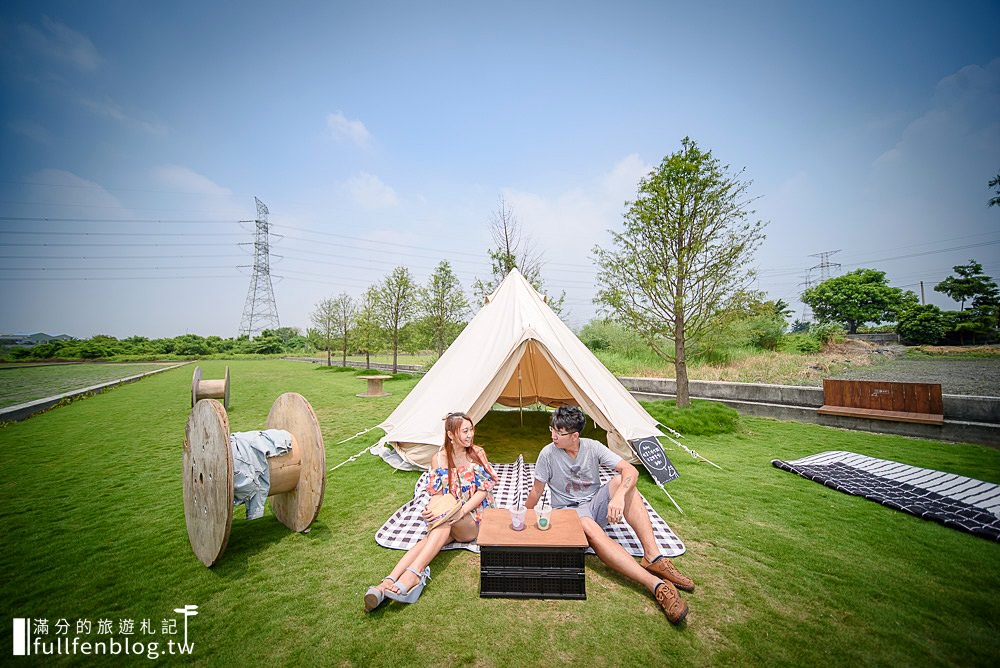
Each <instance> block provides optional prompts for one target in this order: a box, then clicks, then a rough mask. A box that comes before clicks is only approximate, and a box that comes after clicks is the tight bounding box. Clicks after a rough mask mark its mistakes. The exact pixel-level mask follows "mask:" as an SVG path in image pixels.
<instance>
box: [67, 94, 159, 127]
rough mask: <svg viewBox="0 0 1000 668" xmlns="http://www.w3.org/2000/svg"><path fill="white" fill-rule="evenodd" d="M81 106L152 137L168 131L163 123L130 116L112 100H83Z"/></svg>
mask: <svg viewBox="0 0 1000 668" xmlns="http://www.w3.org/2000/svg"><path fill="white" fill-rule="evenodd" d="M80 104H82V105H83V107H84V108H85V109H87V110H88V111H90V112H91V113H93V114H94V115H96V116H101V117H103V118H110V119H111V120H113V121H117V122H119V123H121V124H123V125H126V126H128V127H131V128H136V129H138V130H142V131H143V132H147V133H149V134H152V135H162V134H164V133H165V132H166V131H167V129H166V127H165V126H163V125H162V124H161V123H152V122H149V121H144V120H141V119H138V118H133V117H132V116H129V115H128V114H126V113H125V112H124V111H123V110H122V108H121V107H120V106H119V105H118V104H117V103H116V102H114V101H113V100H110V99H104V100H103V101H102V100H94V99H91V98H83V99H81V100H80Z"/></svg>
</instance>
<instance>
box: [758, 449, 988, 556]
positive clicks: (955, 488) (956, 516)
mask: <svg viewBox="0 0 1000 668" xmlns="http://www.w3.org/2000/svg"><path fill="white" fill-rule="evenodd" d="M771 464H773V465H774V466H776V467H778V468H779V469H783V470H785V471H791V472H792V473H798V474H799V475H800V476H802V477H804V478H809V479H810V480H815V481H816V482H820V483H823V484H824V485H826V486H827V487H830V488H832V489H835V490H837V491H839V492H844V493H845V494H853V495H855V496H862V497H864V498H866V499H868V500H869V501H876V502H878V503H881V504H882V505H884V506H888V507H890V508H893V509H894V510H902V511H903V512H905V513H909V514H911V515H916V516H917V517H922V518H924V519H926V520H934V521H935V522H940V523H941V524H944V525H945V526H949V527H952V528H953V529H960V530H962V531H967V532H969V533H972V534H975V535H977V536H982V537H983V538H986V539H989V540H993V541H1000V485H995V484H993V483H989V482H983V481H982V480H976V479H975V478H966V477H965V476H960V475H955V474H953V473H945V472H944V471H936V470H934V469H922V468H918V467H916V466H910V465H908V464H901V463H899V462H894V461H891V460H888V459H875V458H874V457H866V456H865V455H859V454H856V453H853V452H843V451H831V452H821V453H819V454H815V455H811V456H809V457H804V458H802V459H796V460H795V461H790V462H786V461H782V460H780V459H775V460H772V461H771Z"/></svg>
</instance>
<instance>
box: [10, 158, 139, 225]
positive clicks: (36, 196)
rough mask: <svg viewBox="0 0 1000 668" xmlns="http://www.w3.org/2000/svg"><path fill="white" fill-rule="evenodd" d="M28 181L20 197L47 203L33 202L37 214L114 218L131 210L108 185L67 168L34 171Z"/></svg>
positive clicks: (32, 209)
mask: <svg viewBox="0 0 1000 668" xmlns="http://www.w3.org/2000/svg"><path fill="white" fill-rule="evenodd" d="M25 183H26V184H27V185H25V186H22V187H21V190H20V198H19V199H24V200H26V201H29V202H44V204H32V205H31V207H32V208H31V211H32V212H33V214H34V215H44V216H54V217H62V216H66V215H82V216H83V217H85V218H94V217H110V218H114V217H116V216H118V215H127V214H128V213H129V212H128V211H127V209H126V208H125V206H124V205H123V204H122V203H121V201H119V200H118V198H117V197H115V196H114V195H112V194H111V193H110V192H108V191H107V190H105V189H104V186H102V185H100V184H98V183H96V182H94V181H89V180H87V179H84V178H82V177H80V176H77V175H76V174H74V173H73V172H69V171H66V170H64V169H43V170H40V171H38V172H34V173H32V174H29V175H28V176H27V177H26V178H25ZM78 212H79V213H78Z"/></svg>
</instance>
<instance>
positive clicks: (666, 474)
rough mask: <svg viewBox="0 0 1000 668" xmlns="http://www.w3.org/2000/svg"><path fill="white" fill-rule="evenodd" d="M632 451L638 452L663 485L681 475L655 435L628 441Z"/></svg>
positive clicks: (640, 458) (644, 463)
mask: <svg viewBox="0 0 1000 668" xmlns="http://www.w3.org/2000/svg"><path fill="white" fill-rule="evenodd" d="M628 444H629V445H630V446H632V452H634V453H635V454H636V456H637V457H638V458H639V460H640V461H641V462H642V464H643V466H645V467H646V470H647V471H649V474H650V475H651V476H653V479H654V480H656V482H658V483H660V484H661V485H662V484H664V483H668V482H670V481H671V480H675V479H677V478H680V477H681V474H680V473H678V472H677V469H675V468H674V465H673V464H671V463H670V459H669V458H668V457H667V453H665V452H664V451H663V446H661V445H660V442H659V441H658V440H656V437H655V436H646V437H645V438H637V439H634V440H631V441H629V442H628Z"/></svg>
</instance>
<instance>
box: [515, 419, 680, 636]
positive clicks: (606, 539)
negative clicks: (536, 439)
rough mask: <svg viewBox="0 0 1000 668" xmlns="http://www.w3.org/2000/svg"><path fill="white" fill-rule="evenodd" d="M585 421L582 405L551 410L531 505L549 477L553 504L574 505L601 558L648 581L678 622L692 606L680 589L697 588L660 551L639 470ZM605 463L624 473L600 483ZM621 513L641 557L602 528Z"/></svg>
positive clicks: (619, 518) (644, 582)
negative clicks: (586, 432)
mask: <svg viewBox="0 0 1000 668" xmlns="http://www.w3.org/2000/svg"><path fill="white" fill-rule="evenodd" d="M586 421H587V418H586V416H585V415H584V414H583V411H581V410H580V409H579V408H577V407H575V406H561V407H559V408H557V409H556V411H555V412H554V413H553V414H552V422H551V426H550V431H551V432H552V442H551V443H549V444H548V445H546V446H545V447H544V448H542V451H541V452H540V453H539V454H538V461H537V462H536V463H535V482H534V485H533V486H532V488H531V493H530V494H528V500H527V502H526V504H527V507H529V508H533V507H534V506H535V504H536V503H537V502H538V500H539V499H540V498H541V497H542V493H543V492H544V491H545V484H546V483H548V486H549V495H550V497H551V499H552V507H553V508H573V509H575V510H576V514H577V515H579V516H580V521H581V523H582V524H583V531H584V533H586V535H587V542H588V543H590V547H592V548H593V550H594V552H596V553H597V556H598V558H600V560H601V561H603V562H604V563H605V564H607V565H608V566H610V567H611V568H613V569H614V570H616V571H618V572H619V573H621V574H622V575H624V576H625V577H627V578H630V579H632V580H635V581H636V582H638V583H639V584H642V585H645V586H646V587H647V588H648V589H649V591H650V592H652V594H653V596H655V597H656V601H657V603H659V604H660V607H662V608H663V611H664V612H666V613H667V619H669V620H670V621H671V623H673V624H679V623H680V622H681V621H682V620H683V619H684V617H685V615H687V612H688V606H687V603H686V602H685V601H684V599H682V598H681V597H680V594H678V593H677V589H683V590H684V591H694V582H692V581H691V578H689V577H687V576H686V575H683V574H682V573H681V572H680V571H678V570H677V567H676V566H674V564H673V562H672V561H671V560H670V559H668V558H667V557H665V556H663V555H661V554H660V548H659V546H658V545H657V544H656V540H655V539H654V538H653V525H652V523H651V522H650V519H649V513H648V512H647V511H646V506H645V505H644V504H643V502H642V497H641V496H640V495H639V493H638V492H637V491H636V489H635V483H636V481H637V480H638V478H639V472H638V471H637V470H636V468H635V467H634V466H632V465H631V464H629V463H628V462H626V461H625V460H624V459H622V458H621V457H619V456H618V455H616V454H615V453H613V452H611V450H610V449H608V448H607V447H606V446H605V445H604V444H603V443H600V442H598V441H595V440H593V439H590V438H580V432H582V431H583V427H584V425H585V424H586ZM601 464H604V465H606V466H608V467H609V468H613V469H614V470H615V471H617V472H618V473H619V474H620V476H616V477H615V478H613V479H612V480H611V481H609V482H608V483H607V484H606V485H601V479H600V474H599V473H600V471H599V469H600V465H601ZM623 519H624V520H625V521H626V522H628V524H629V526H631V527H632V529H633V530H634V531H635V533H636V535H637V536H638V537H639V541H640V542H641V543H642V549H643V552H644V553H645V554H644V556H643V558H642V561H641V562H639V563H636V561H635V559H633V558H632V555H630V554H629V553H628V552H626V551H625V548H624V547H622V546H621V545H619V544H618V543H617V542H616V541H615V540H614V539H612V538H611V537H610V536H608V534H606V533H604V526H605V525H606V524H607V523H608V522H610V523H612V524H614V523H615V522H621V521H622V520H623ZM675 586H676V588H675Z"/></svg>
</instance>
